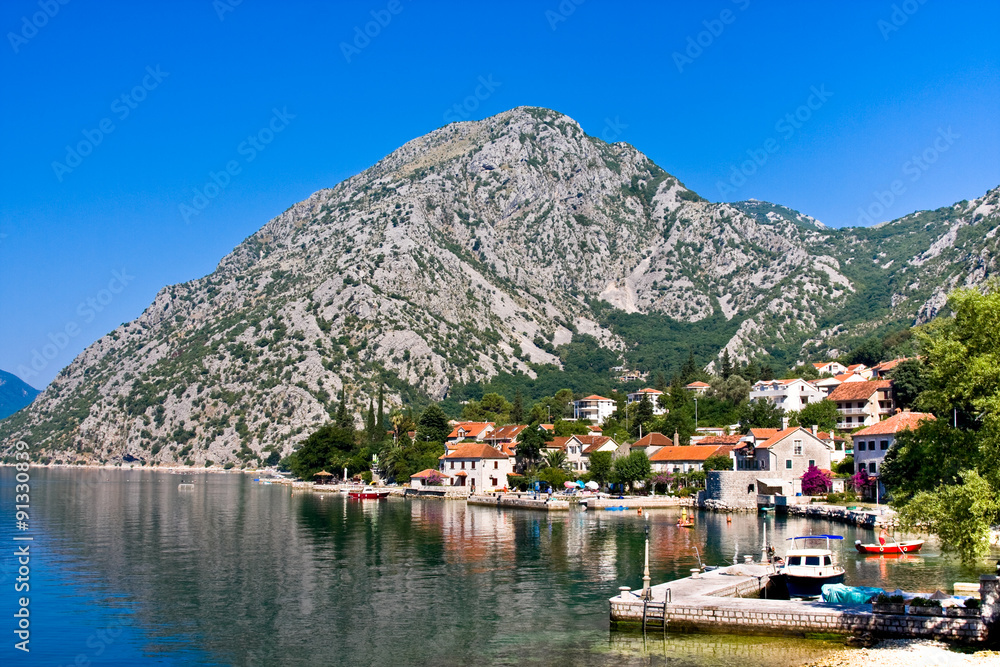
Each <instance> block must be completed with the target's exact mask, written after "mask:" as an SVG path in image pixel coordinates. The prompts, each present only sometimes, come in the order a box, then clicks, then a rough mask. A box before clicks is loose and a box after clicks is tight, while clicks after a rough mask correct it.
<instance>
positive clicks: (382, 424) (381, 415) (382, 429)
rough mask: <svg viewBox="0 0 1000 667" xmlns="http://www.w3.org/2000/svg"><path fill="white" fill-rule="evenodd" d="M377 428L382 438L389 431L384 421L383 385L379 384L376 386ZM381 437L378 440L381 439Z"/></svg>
mask: <svg viewBox="0 0 1000 667" xmlns="http://www.w3.org/2000/svg"><path fill="white" fill-rule="evenodd" d="M378 428H379V432H380V433H381V434H382V436H384V435H385V432H386V431H388V430H389V425H388V424H387V423H386V421H385V385H383V384H381V383H379V386H378ZM382 436H380V437H379V439H380V440H381V439H382Z"/></svg>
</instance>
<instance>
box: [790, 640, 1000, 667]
mask: <svg viewBox="0 0 1000 667" xmlns="http://www.w3.org/2000/svg"><path fill="white" fill-rule="evenodd" d="M967 665H976V666H982V667H986V666H987V665H988V666H989V667H998V666H1000V651H977V652H976V653H973V654H968V653H958V652H956V651H952V650H949V648H948V645H947V644H945V643H943V642H937V641H932V640H926V639H885V640H883V641H880V642H879V643H877V644H875V646H873V647H872V648H845V649H844V650H842V651H837V652H836V653H834V654H832V655H829V656H827V657H825V658H823V659H822V660H818V661H814V662H809V663H806V664H805V665H803V667H966V666H967Z"/></svg>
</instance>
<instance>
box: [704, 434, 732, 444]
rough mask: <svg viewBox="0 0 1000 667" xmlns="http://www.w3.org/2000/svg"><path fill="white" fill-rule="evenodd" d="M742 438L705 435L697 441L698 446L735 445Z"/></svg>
mask: <svg viewBox="0 0 1000 667" xmlns="http://www.w3.org/2000/svg"><path fill="white" fill-rule="evenodd" d="M742 438H743V436H742V435H740V434H739V433H736V434H735V435H706V436H705V437H704V438H702V439H701V440H699V441H698V444H699V445H735V444H736V443H738V442H739V441H740V440H741V439H742Z"/></svg>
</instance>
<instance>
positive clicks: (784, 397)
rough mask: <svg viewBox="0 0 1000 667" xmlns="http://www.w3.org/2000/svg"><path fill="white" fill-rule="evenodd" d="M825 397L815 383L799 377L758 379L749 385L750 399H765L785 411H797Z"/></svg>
mask: <svg viewBox="0 0 1000 667" xmlns="http://www.w3.org/2000/svg"><path fill="white" fill-rule="evenodd" d="M824 398H826V394H824V393H823V391H822V390H821V389H819V388H818V387H817V386H816V385H814V384H812V383H811V382H807V381H806V380H803V379H801V378H792V379H788V380H760V381H759V382H755V383H754V384H753V386H751V387H750V400H751V401H754V400H757V399H766V400H768V401H770V402H771V404H772V405H776V406H777V407H779V408H783V409H784V410H785V412H798V411H799V410H801V409H802V408H804V407H805V406H806V405H808V404H809V403H818V402H819V401H822V400H823V399H824Z"/></svg>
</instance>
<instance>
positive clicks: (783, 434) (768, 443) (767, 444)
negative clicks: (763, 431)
mask: <svg viewBox="0 0 1000 667" xmlns="http://www.w3.org/2000/svg"><path fill="white" fill-rule="evenodd" d="M796 431H804V432H805V433H808V434H809V435H812V431H806V430H805V429H804V428H802V427H800V426H789V427H788V428H786V429H785V430H783V431H778V432H777V433H775V434H774V435H772V436H771V437H770V438H768V439H767V440H765V441H764V442H762V443H761V444H759V445H757V446H758V447H761V448H763V449H770V448H771V447H773V446H774V445H776V444H778V443H779V442H781V441H782V440H784V439H785V438H787V437H788V436H790V435H791V434H792V433H795V432H796Z"/></svg>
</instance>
